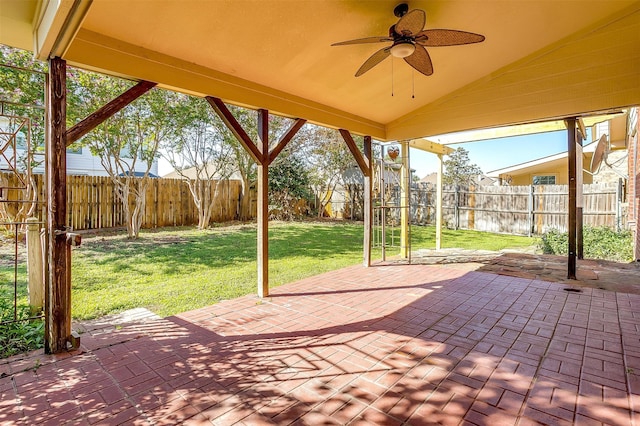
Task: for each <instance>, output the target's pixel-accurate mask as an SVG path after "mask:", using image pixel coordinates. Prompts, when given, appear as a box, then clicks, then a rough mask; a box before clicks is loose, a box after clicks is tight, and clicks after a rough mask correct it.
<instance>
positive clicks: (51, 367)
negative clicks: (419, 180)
mask: <svg viewBox="0 0 640 426" xmlns="http://www.w3.org/2000/svg"><path fill="white" fill-rule="evenodd" d="M565 287H566V286H564V285H561V284H556V283H550V282H544V281H539V280H531V279H523V278H518V277H508V276H500V275H494V274H489V273H483V272H466V271H461V270H455V269H448V268H439V267H434V266H428V265H393V266H377V267H372V268H368V269H365V268H362V267H359V266H355V267H350V268H346V269H342V270H339V271H334V272H329V273H326V274H323V275H319V276H315V277H312V278H308V279H305V280H302V281H298V282H296V283H292V284H289V285H285V286H282V287H278V288H276V289H274V290H273V294H272V297H270V298H268V299H267V300H264V301H261V300H259V299H257V298H256V297H253V296H247V297H243V298H239V299H235V300H230V301H225V302H222V303H219V304H217V305H213V306H210V307H206V308H203V309H199V310H196V311H192V312H187V313H184V314H181V315H178V316H175V317H169V318H165V319H154V320H149V321H146V322H140V323H135V324H130V325H127V326H124V327H122V328H120V329H117V330H113V328H111V329H109V330H105V329H102V330H95V331H93V332H90V333H86V334H84V335H83V337H82V343H83V350H82V353H79V354H75V355H73V356H70V357H66V358H65V357H44V356H42V355H40V357H39V358H38V360H40V361H39V362H41V363H42V365H41V366H36V365H34V364H33V362H34V361H33V358H30V359H25V360H21V361H16V362H15V363H12V364H11V365H10V366H7V365H5V366H2V367H0V368H4V377H3V378H1V379H0V393H1V395H2V398H1V402H0V421H1V422H3V424H5V423H6V424H12V423H27V424H35V423H39V424H48V423H50V424H64V423H65V422H69V423H73V424H94V423H103V424H118V423H127V424H177V423H184V424H211V423H213V424H221V425H222V424H234V423H238V424H247V425H257V424H288V423H294V422H295V423H297V424H312V425H317V424H460V423H461V422H463V420H465V421H466V422H467V424H489V423H491V424H515V423H517V422H520V424H523V423H527V424H536V423H541V424H571V423H585V424H600V423H606V424H621V425H624V424H632V422H633V420H634V417H635V416H637V413H635V411H634V410H637V408H638V406H639V402H638V389H639V388H638V387H639V385H640V381H639V380H638V375H637V371H640V340H639V337H640V327H639V325H640V324H639V321H638V318H637V317H638V315H639V314H638V313H637V312H640V309H639V308H640V296H638V295H633V294H627V293H615V292H610V291H605V290H600V289H591V288H584V289H582V292H567V291H565V290H564V289H565ZM29 367H37V368H31V369H29V370H25V368H29ZM21 370H23V371H21Z"/></svg>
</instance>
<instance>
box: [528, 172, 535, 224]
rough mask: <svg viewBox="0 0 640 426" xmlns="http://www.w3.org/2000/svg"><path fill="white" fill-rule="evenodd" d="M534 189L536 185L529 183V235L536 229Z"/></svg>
mask: <svg viewBox="0 0 640 426" xmlns="http://www.w3.org/2000/svg"><path fill="white" fill-rule="evenodd" d="M533 191H534V186H533V185H529V201H528V204H529V236H532V235H533V232H534V229H533Z"/></svg>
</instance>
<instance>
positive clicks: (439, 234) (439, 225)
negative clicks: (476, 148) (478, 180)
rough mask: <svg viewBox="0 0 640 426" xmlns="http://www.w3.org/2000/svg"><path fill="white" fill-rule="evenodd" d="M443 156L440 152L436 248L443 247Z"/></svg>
mask: <svg viewBox="0 0 640 426" xmlns="http://www.w3.org/2000/svg"><path fill="white" fill-rule="evenodd" d="M442 156H443V154H438V175H437V177H436V179H437V180H436V250H440V249H441V248H442V163H443V161H442Z"/></svg>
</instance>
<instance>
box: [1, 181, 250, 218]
mask: <svg viewBox="0 0 640 426" xmlns="http://www.w3.org/2000/svg"><path fill="white" fill-rule="evenodd" d="M34 178H35V183H36V186H37V189H38V194H39V200H40V201H42V200H45V199H46V197H45V192H44V191H45V189H44V179H43V176H42V175H35V176H34ZM135 179H136V180H141V179H146V180H147V183H148V187H147V192H146V202H145V212H144V220H143V224H142V227H143V228H156V227H161V226H187V225H196V224H197V223H198V210H197V208H196V206H195V204H194V202H193V198H192V196H191V192H189V187H188V185H187V183H186V182H184V181H182V180H180V179H161V178H135ZM0 180H2V182H4V183H7V184H8V186H12V185H13V186H16V185H14V180H15V181H17V177H16V176H15V175H14V174H10V173H0ZM211 185H212V186H213V189H214V190H215V201H214V208H213V212H212V215H211V221H212V222H226V221H230V220H234V219H236V218H237V217H238V215H239V212H238V209H239V198H240V193H241V191H242V183H241V182H240V181H237V180H222V181H211ZM249 196H250V197H251V199H252V200H254V199H255V195H254V194H249ZM3 197H5V198H6V199H8V200H11V199H16V200H17V199H18V198H17V197H18V194H17V190H12V191H9V192H6V194H3ZM7 197H8V198H7ZM14 197H15V198H14ZM11 204H12V203H3V207H4V208H5V209H8V210H11V209H14V208H13V206H12V205H11ZM254 210H255V203H253V206H252V208H251V210H250V211H251V212H253V211H254ZM36 212H37V213H36V216H37V217H38V218H40V219H41V220H45V219H46V218H45V213H46V212H45V211H44V209H43V204H38V208H37V210H36ZM67 212H68V213H67V214H68V216H67V225H68V226H71V227H72V228H73V229H74V230H89V229H103V228H118V227H124V226H126V224H125V222H124V210H123V208H122V202H121V201H120V199H119V198H118V196H117V195H116V192H115V185H114V183H113V181H112V180H111V178H109V177H103V176H68V177H67Z"/></svg>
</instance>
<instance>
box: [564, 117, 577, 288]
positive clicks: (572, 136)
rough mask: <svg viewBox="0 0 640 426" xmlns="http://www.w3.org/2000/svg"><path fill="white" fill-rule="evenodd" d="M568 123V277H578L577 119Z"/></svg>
mask: <svg viewBox="0 0 640 426" xmlns="http://www.w3.org/2000/svg"><path fill="white" fill-rule="evenodd" d="M565 123H566V125H567V144H568V161H569V164H568V166H569V212H568V215H569V218H568V221H569V223H568V227H567V229H568V234H569V255H568V259H567V278H568V279H571V280H575V279H576V220H577V217H576V216H577V214H576V209H577V206H576V202H577V200H576V184H577V182H576V119H575V118H568V119H567V120H566V122H565Z"/></svg>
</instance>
